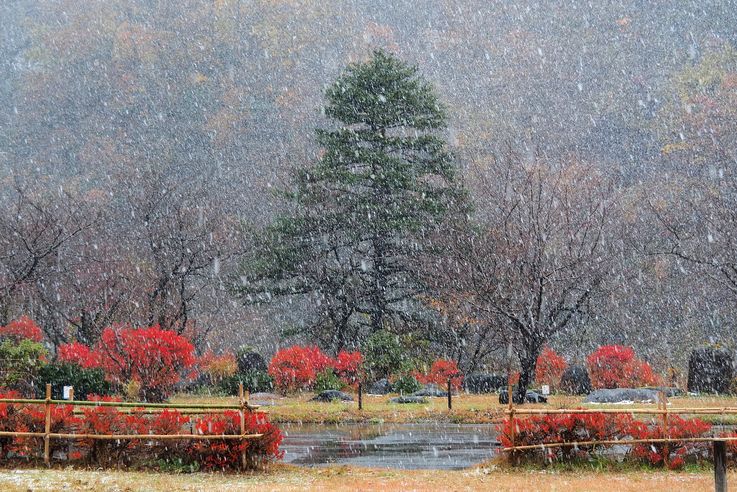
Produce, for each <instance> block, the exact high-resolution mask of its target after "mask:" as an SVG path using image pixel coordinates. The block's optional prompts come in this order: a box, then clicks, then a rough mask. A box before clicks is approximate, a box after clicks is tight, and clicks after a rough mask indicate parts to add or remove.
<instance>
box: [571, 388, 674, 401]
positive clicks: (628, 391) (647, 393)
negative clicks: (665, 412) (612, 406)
mask: <svg viewBox="0 0 737 492" xmlns="http://www.w3.org/2000/svg"><path fill="white" fill-rule="evenodd" d="M659 399H660V392H659V391H658V390H655V389H649V388H614V389H598V390H596V391H592V392H591V393H590V394H589V395H588V396H587V397H586V398H585V399H584V403H635V402H638V403H655V402H657V401H658V400H659Z"/></svg>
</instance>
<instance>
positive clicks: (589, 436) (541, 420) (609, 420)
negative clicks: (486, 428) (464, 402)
mask: <svg viewBox="0 0 737 492" xmlns="http://www.w3.org/2000/svg"><path fill="white" fill-rule="evenodd" d="M632 421H633V419H632V417H631V416H630V415H627V414H622V415H607V414H603V413H586V414H567V415H566V414H562V415H557V414H553V415H540V416H533V417H529V418H524V419H514V420H510V419H505V421H504V422H503V423H502V424H500V425H499V426H497V429H498V430H499V441H500V442H501V443H502V445H503V446H504V447H509V446H511V445H512V430H514V444H515V445H516V446H529V445H540V444H551V443H565V442H583V441H608V440H615V439H622V438H624V437H626V435H627V432H628V429H629V426H630V424H631V423H632ZM599 447H607V446H606V445H599ZM593 448H594V446H580V445H579V446H576V447H573V446H570V447H559V448H547V449H545V456H546V458H548V459H571V458H575V457H585V456H586V455H588V454H589V453H590V452H591V451H592V450H593ZM541 449H542V448H541ZM536 451H537V450H530V451H528V452H521V455H522V456H530V455H533V454H534V453H535V452H536Z"/></svg>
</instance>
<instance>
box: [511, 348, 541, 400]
mask: <svg viewBox="0 0 737 492" xmlns="http://www.w3.org/2000/svg"><path fill="white" fill-rule="evenodd" d="M540 348H541V347H540V346H539V345H538V344H535V345H533V346H530V347H527V348H526V349H525V351H524V354H523V355H522V356H521V357H520V373H519V383H517V394H516V396H515V398H514V399H515V403H517V404H523V403H525V401H526V400H525V398H526V396H527V388H529V387H530V385H531V384H532V383H533V382H534V381H535V368H536V366H537V357H538V355H540Z"/></svg>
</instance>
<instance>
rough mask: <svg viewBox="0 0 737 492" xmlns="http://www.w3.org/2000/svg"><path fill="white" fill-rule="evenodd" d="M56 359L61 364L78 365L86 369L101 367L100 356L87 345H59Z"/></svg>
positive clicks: (74, 343) (75, 343) (76, 343)
mask: <svg viewBox="0 0 737 492" xmlns="http://www.w3.org/2000/svg"><path fill="white" fill-rule="evenodd" d="M56 357H57V359H58V360H59V362H68V363H71V364H77V365H78V366H80V367H84V368H85V369H90V368H93V367H100V355H99V354H98V353H97V352H95V351H93V350H92V349H91V348H89V347H88V346H87V345H84V344H82V343H78V342H73V343H65V344H62V345H59V348H58V349H56Z"/></svg>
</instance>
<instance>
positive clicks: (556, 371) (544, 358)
mask: <svg viewBox="0 0 737 492" xmlns="http://www.w3.org/2000/svg"><path fill="white" fill-rule="evenodd" d="M566 367H568V364H567V363H566V360H565V359H564V358H563V357H561V356H560V355H559V354H558V353H557V352H556V351H555V350H553V349H551V348H550V347H544V348H543V349H542V352H540V355H539V356H538V358H537V364H536V366H535V381H537V383H538V384H547V385H550V386H552V387H553V388H556V387H558V385H559V384H560V378H561V376H563V371H565V370H566Z"/></svg>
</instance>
